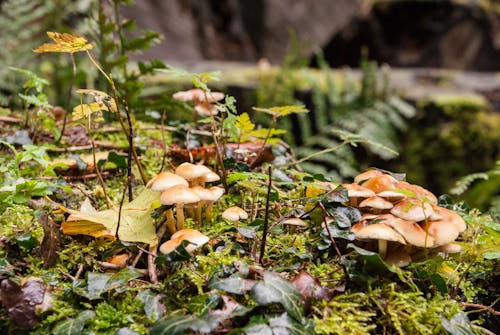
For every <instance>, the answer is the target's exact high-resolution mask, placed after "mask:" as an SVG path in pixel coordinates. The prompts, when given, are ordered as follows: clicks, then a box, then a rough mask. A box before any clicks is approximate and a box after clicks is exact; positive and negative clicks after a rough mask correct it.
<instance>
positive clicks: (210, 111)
mask: <svg viewBox="0 0 500 335" xmlns="http://www.w3.org/2000/svg"><path fill="white" fill-rule="evenodd" d="M194 109H195V111H196V112H197V113H198V114H200V115H203V116H212V115H217V114H218V113H219V111H218V110H217V108H216V107H215V106H214V105H212V104H210V103H208V102H200V103H197V104H196V105H195V106H194Z"/></svg>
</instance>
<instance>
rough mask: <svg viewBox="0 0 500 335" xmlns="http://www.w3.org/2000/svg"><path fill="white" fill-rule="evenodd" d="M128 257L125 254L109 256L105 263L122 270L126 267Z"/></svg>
mask: <svg viewBox="0 0 500 335" xmlns="http://www.w3.org/2000/svg"><path fill="white" fill-rule="evenodd" d="M129 257H130V256H129V255H128V254H127V253H123V254H118V255H114V256H111V257H110V258H109V259H108V260H107V261H106V262H108V263H109V264H113V265H114V266H116V267H119V268H124V267H126V266H127V261H128V259H129Z"/></svg>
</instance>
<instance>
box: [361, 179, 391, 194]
mask: <svg viewBox="0 0 500 335" xmlns="http://www.w3.org/2000/svg"><path fill="white" fill-rule="evenodd" d="M397 183H398V181H397V180H396V179H395V178H394V177H392V176H391V175H388V174H382V175H379V176H375V177H372V178H370V179H368V180H367V181H366V182H365V183H363V186H364V187H366V188H369V189H370V190H372V191H373V192H375V193H380V192H384V191H388V190H393V189H394V188H395V186H396V184H397Z"/></svg>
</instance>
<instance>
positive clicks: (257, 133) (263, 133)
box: [249, 128, 286, 138]
mask: <svg viewBox="0 0 500 335" xmlns="http://www.w3.org/2000/svg"><path fill="white" fill-rule="evenodd" d="M268 132H269V129H268V128H260V129H257V130H253V131H251V132H250V133H249V135H250V136H253V137H257V138H266V137H267V136H268V135H267V133H268ZM285 133H286V130H284V129H275V128H271V131H270V132H269V137H273V136H276V135H283V134H285Z"/></svg>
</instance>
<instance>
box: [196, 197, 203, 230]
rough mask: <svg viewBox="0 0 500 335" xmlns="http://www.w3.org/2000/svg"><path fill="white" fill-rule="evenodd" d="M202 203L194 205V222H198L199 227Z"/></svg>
mask: <svg viewBox="0 0 500 335" xmlns="http://www.w3.org/2000/svg"><path fill="white" fill-rule="evenodd" d="M203 204H204V202H203V201H199V202H198V204H197V205H196V221H198V224H199V225H200V226H201V224H202V222H201V211H202V209H203Z"/></svg>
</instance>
